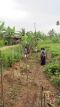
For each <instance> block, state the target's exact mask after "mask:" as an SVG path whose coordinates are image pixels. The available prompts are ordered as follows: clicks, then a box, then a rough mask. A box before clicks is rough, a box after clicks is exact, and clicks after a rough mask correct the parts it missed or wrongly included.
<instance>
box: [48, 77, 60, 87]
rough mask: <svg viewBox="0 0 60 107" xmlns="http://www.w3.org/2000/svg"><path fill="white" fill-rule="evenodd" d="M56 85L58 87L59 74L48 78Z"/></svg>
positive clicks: (59, 81) (59, 84)
mask: <svg viewBox="0 0 60 107" xmlns="http://www.w3.org/2000/svg"><path fill="white" fill-rule="evenodd" d="M50 81H51V82H52V83H53V84H54V85H55V86H56V87H60V76H52V77H51V80H50Z"/></svg>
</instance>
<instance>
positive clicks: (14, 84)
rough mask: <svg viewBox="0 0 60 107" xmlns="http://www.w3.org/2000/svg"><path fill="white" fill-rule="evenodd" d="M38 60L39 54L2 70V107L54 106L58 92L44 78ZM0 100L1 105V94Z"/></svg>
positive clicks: (42, 69)
mask: <svg viewBox="0 0 60 107" xmlns="http://www.w3.org/2000/svg"><path fill="white" fill-rule="evenodd" d="M39 59H40V58H39V54H33V55H32V56H31V55H30V56H29V57H28V59H24V58H23V59H22V60H20V62H17V63H15V64H14V65H12V67H11V68H9V69H8V70H4V72H3V91H4V107H49V106H48V104H52V105H55V104H56V97H57V93H58V90H57V89H56V88H55V87H54V86H53V85H52V84H51V83H50V82H49V80H48V79H47V77H46V76H45V74H44V72H43V71H44V66H41V65H40V61H39ZM0 78H1V77H0ZM0 89H1V79H0ZM44 95H45V97H44ZM0 99H1V101H0V104H1V102H2V97H1V92H0ZM41 100H42V101H41ZM44 102H45V105H44ZM41 103H42V105H41ZM47 103H48V104H47ZM51 107H52V106H51ZM57 107H58V106H57Z"/></svg>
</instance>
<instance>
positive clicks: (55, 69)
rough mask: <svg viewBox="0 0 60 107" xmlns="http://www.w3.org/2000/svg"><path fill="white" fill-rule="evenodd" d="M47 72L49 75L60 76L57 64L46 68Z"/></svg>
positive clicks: (50, 64) (51, 64)
mask: <svg viewBox="0 0 60 107" xmlns="http://www.w3.org/2000/svg"><path fill="white" fill-rule="evenodd" d="M45 71H46V72H47V73H48V75H50V76H51V75H56V73H59V74H60V67H59V65H58V64H56V63H53V62H52V63H49V64H48V65H47V66H46V68H45Z"/></svg>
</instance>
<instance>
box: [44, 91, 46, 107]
mask: <svg viewBox="0 0 60 107" xmlns="http://www.w3.org/2000/svg"><path fill="white" fill-rule="evenodd" d="M44 107H46V96H45V93H44Z"/></svg>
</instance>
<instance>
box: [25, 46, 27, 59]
mask: <svg viewBox="0 0 60 107" xmlns="http://www.w3.org/2000/svg"><path fill="white" fill-rule="evenodd" d="M24 56H25V58H26V57H27V47H26V46H25V48H24Z"/></svg>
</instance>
